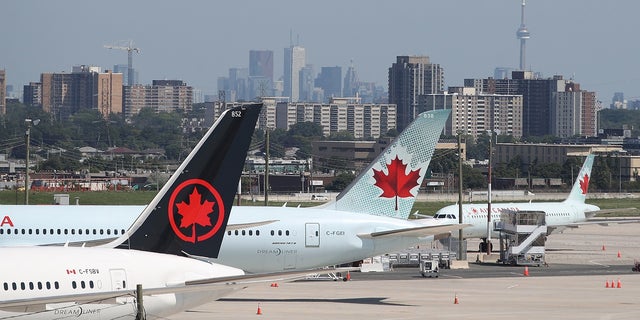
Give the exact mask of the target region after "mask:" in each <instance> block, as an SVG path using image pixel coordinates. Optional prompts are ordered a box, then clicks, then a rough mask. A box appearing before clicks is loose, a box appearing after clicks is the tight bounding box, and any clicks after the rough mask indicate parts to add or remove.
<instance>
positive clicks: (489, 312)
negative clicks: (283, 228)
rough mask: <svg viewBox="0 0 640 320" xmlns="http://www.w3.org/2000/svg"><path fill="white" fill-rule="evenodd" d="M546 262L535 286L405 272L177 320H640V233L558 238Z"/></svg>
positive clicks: (309, 284) (486, 276)
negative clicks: (637, 267)
mask: <svg viewBox="0 0 640 320" xmlns="http://www.w3.org/2000/svg"><path fill="white" fill-rule="evenodd" d="M469 247H470V248H472V247H474V246H472V245H471V244H470V245H469ZM603 249H604V250H603ZM618 252H619V253H620V257H618ZM476 255H477V252H469V254H468V259H469V261H471V262H472V261H475V258H476ZM546 259H547V262H548V264H549V266H548V267H529V268H528V271H529V276H525V275H524V267H521V266H516V267H511V266H502V265H494V264H483V265H480V264H475V263H470V268H469V269H468V270H441V272H440V277H439V278H437V279H436V278H432V279H430V278H426V279H425V278H422V277H421V276H419V274H418V270H417V268H398V269H396V270H394V271H393V272H386V273H362V274H360V273H352V274H351V280H350V281H348V282H342V281H297V282H291V283H279V286H278V287H271V286H270V284H269V283H266V284H259V285H255V286H252V287H249V288H246V289H244V290H241V291H237V292H235V293H233V294H232V295H230V296H228V297H225V298H223V299H220V300H218V301H213V302H211V303H208V304H206V305H203V306H201V307H198V308H195V309H193V310H189V311H187V312H183V313H180V314H177V315H174V316H172V317H169V318H168V319H174V320H177V319H180V320H200V319H238V320H239V319H255V318H256V317H262V318H265V319H371V318H376V319H425V318H429V319H449V318H458V319H469V318H473V319H515V318H521V319H534V318H544V319H581V320H582V319H640V273H634V272H632V271H631V267H632V265H633V263H634V260H635V259H639V260H640V225H638V224H635V223H634V224H616V225H610V226H607V227H604V226H599V225H587V226H583V227H580V228H578V229H570V230H566V231H564V232H563V233H559V234H553V235H550V236H549V238H548V241H547V255H546ZM607 283H608V284H609V288H606V284H607ZM611 283H613V287H611ZM618 283H620V288H618ZM456 297H457V302H458V303H457V304H456V303H454V302H456ZM258 308H259V309H260V312H261V314H260V315H258V314H257V313H258Z"/></svg>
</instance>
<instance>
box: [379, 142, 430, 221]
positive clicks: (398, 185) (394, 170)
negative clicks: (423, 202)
mask: <svg viewBox="0 0 640 320" xmlns="http://www.w3.org/2000/svg"><path fill="white" fill-rule="evenodd" d="M406 170H407V165H406V164H404V163H402V160H400V159H399V158H398V156H397V155H396V157H395V158H394V159H393V160H391V163H389V164H387V171H388V173H387V174H385V173H384V172H383V171H382V170H376V169H373V178H374V179H375V180H376V183H375V184H374V185H375V186H376V187H378V188H380V189H382V194H381V195H380V197H382V198H395V200H396V210H398V197H400V198H409V197H414V195H413V194H412V193H411V189H413V188H414V187H416V186H417V185H418V179H420V170H409V173H405V172H406Z"/></svg>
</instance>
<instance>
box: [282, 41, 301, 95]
mask: <svg viewBox="0 0 640 320" xmlns="http://www.w3.org/2000/svg"><path fill="white" fill-rule="evenodd" d="M305 64H306V53H305V49H304V48H303V47H300V46H294V45H291V46H290V47H289V48H284V93H283V94H284V95H285V96H288V97H290V98H291V101H293V102H297V101H298V100H299V99H300V70H301V69H302V68H304V67H305Z"/></svg>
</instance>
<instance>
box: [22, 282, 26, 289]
mask: <svg viewBox="0 0 640 320" xmlns="http://www.w3.org/2000/svg"><path fill="white" fill-rule="evenodd" d="M26 288H27V287H26V286H25V285H24V282H20V289H22V290H25V289H26Z"/></svg>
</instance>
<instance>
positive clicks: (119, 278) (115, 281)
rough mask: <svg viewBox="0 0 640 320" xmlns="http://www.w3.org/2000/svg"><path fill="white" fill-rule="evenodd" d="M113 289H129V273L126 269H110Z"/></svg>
mask: <svg viewBox="0 0 640 320" xmlns="http://www.w3.org/2000/svg"><path fill="white" fill-rule="evenodd" d="M109 272H110V273H111V289H112V290H122V289H126V288H127V273H126V272H125V271H124V269H110V270H109Z"/></svg>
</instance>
